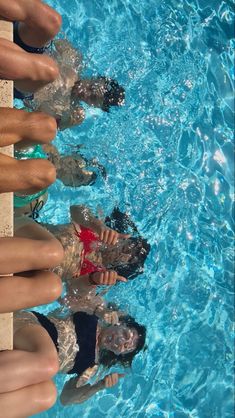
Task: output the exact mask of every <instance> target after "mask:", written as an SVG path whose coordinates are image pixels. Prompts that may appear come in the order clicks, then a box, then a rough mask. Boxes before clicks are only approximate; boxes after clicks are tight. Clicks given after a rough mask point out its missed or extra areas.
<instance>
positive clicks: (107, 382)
mask: <svg viewBox="0 0 235 418" xmlns="http://www.w3.org/2000/svg"><path fill="white" fill-rule="evenodd" d="M120 377H124V375H123V374H118V373H112V374H110V375H108V376H105V378H104V379H102V380H99V382H97V383H96V384H94V385H90V384H87V385H84V386H81V387H77V381H78V380H77V378H72V379H70V380H69V381H68V382H67V383H66V384H65V386H64V388H63V391H62V393H61V395H60V401H61V403H62V404H63V405H71V404H74V403H82V402H85V401H87V400H88V399H89V398H91V396H93V395H95V394H96V393H97V392H99V391H100V390H104V389H106V388H110V387H112V386H114V385H116V384H117V383H118V380H119V378H120Z"/></svg>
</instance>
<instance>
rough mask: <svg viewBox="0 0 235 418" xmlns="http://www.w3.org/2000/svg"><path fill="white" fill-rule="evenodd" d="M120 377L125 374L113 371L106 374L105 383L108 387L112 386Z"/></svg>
mask: <svg viewBox="0 0 235 418" xmlns="http://www.w3.org/2000/svg"><path fill="white" fill-rule="evenodd" d="M119 377H124V376H123V375H120V374H118V373H112V374H109V375H108V376H105V378H104V383H105V387H106V388H111V387H112V386H115V385H116V384H117V383H118V380H119Z"/></svg>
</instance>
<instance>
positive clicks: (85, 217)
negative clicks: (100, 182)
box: [70, 205, 131, 245]
mask: <svg viewBox="0 0 235 418" xmlns="http://www.w3.org/2000/svg"><path fill="white" fill-rule="evenodd" d="M70 214H71V218H72V220H73V221H74V222H76V223H77V224H79V225H82V226H84V227H85V228H89V229H91V230H92V231H93V232H95V233H96V234H97V235H98V237H99V239H100V241H102V242H103V243H104V244H109V245H115V244H116V243H117V241H118V239H119V238H121V239H128V238H130V236H131V235H130V234H119V232H117V231H114V230H113V229H111V228H108V227H107V226H106V225H105V223H104V222H102V221H101V220H99V219H97V218H96V217H95V216H94V215H92V213H91V211H90V209H88V208H87V207H85V206H81V205H74V206H71V207H70Z"/></svg>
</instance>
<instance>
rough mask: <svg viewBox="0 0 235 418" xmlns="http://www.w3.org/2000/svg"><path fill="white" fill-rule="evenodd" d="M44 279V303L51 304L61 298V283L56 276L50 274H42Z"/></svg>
mask: <svg viewBox="0 0 235 418" xmlns="http://www.w3.org/2000/svg"><path fill="white" fill-rule="evenodd" d="M44 276H45V277H44V279H45V281H46V283H47V286H46V287H45V290H46V303H50V302H53V301H54V300H56V299H58V298H59V297H60V296H61V293H62V290H63V286H62V281H61V279H60V277H59V276H57V274H55V273H52V272H44Z"/></svg>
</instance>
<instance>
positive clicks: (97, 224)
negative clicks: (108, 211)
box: [70, 205, 105, 235]
mask: <svg viewBox="0 0 235 418" xmlns="http://www.w3.org/2000/svg"><path fill="white" fill-rule="evenodd" d="M70 214H71V218H72V220H73V221H74V222H76V223H77V224H78V225H82V226H84V227H85V228H89V229H91V230H92V231H93V232H95V233H97V235H99V233H100V229H101V228H102V227H104V226H105V225H104V223H103V222H102V221H100V220H99V219H97V218H96V217H95V216H94V215H93V214H92V212H91V211H90V209H89V208H87V207H85V206H82V205H74V206H71V207H70Z"/></svg>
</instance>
